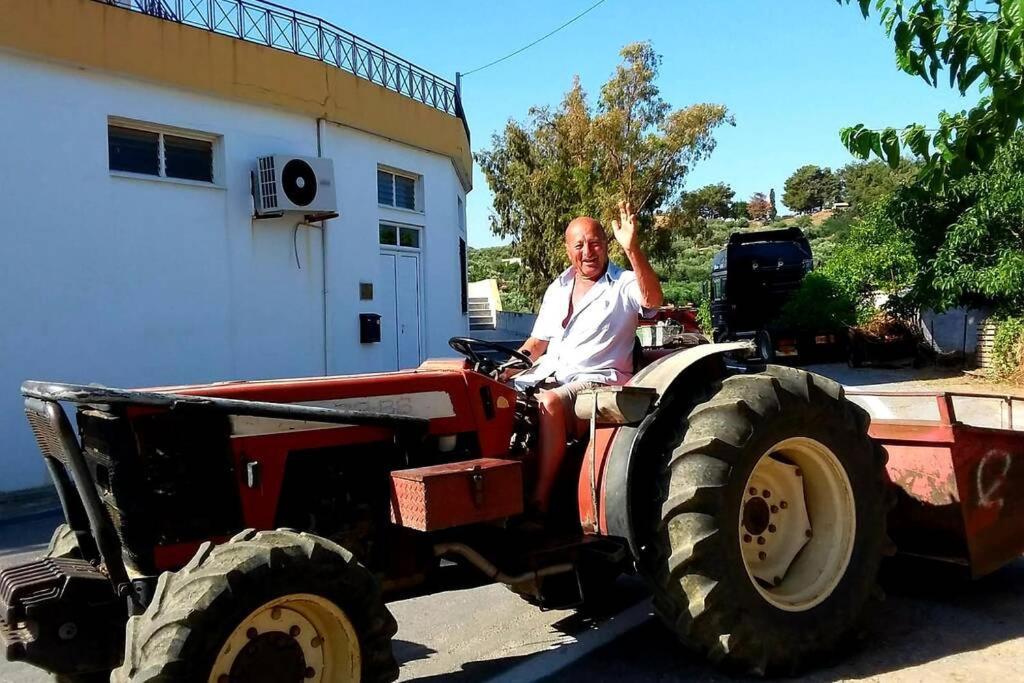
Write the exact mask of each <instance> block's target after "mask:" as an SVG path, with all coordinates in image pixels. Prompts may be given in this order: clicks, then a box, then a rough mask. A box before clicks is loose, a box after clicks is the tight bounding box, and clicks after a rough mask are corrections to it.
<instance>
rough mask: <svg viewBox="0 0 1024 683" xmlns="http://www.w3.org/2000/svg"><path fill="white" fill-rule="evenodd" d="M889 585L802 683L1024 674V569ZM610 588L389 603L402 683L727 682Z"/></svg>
mask: <svg viewBox="0 0 1024 683" xmlns="http://www.w3.org/2000/svg"><path fill="white" fill-rule="evenodd" d="M812 369H814V370H816V371H818V372H821V373H822V374H826V375H829V376H832V377H834V378H836V379H837V380H839V381H842V382H844V383H846V384H851V385H854V384H855V385H859V386H864V387H872V388H877V389H886V388H893V387H892V383H893V382H906V381H908V380H912V379H915V378H918V377H919V376H920V375H918V374H916V373H912V372H910V371H903V370H886V369H877V368H876V369H869V370H859V371H851V370H849V369H847V368H846V367H845V366H838V365H828V366H816V367H814V368H812ZM869 408H870V406H869ZM876 408H877V406H876ZM958 408H959V407H958ZM892 409H893V410H896V411H898V413H899V415H900V416H901V417H908V418H911V417H919V418H920V417H928V416H929V415H928V414H927V411H929V410H932V409H931V408H930V407H929V405H928V402H927V401H925V402H923V403H922V402H904V403H901V404H898V405H896V406H895V408H892ZM963 411H964V414H965V415H969V416H972V417H971V420H975V419H976V420H986V419H991V415H992V412H991V411H992V408H991V406H990V404H988V403H977V404H975V403H968V404H966V405H965V406H964V408H963ZM996 414H998V412H997V413H996ZM55 523H56V520H55V519H54V518H52V517H51V518H41V519H34V520H31V521H29V522H26V523H24V524H20V525H16V526H10V525H7V526H5V525H2V524H0V565H5V564H10V563H13V562H16V561H19V560H21V559H23V558H27V557H30V556H31V555H33V554H34V553H35V552H38V550H39V549H40V548H41V547H42V544H44V543H45V542H46V540H47V539H48V537H49V532H50V529H52V527H53V525H54V524H55ZM885 586H886V591H887V593H888V599H887V600H886V601H885V602H884V603H882V604H881V605H879V606H878V608H877V609H876V610H875V614H874V616H873V617H872V619H871V621H870V624H869V629H868V630H867V633H868V636H867V639H866V640H865V641H863V642H860V643H851V648H850V652H849V653H848V654H847V656H846V657H845V658H844V659H843V660H842V661H841V662H839V663H837V664H836V665H835V666H834V667H832V668H827V669H823V670H819V671H816V672H814V673H813V674H812V675H810V676H807V677H805V678H804V679H801V680H807V681H830V680H880V681H920V680H929V681H949V682H953V681H964V680H971V681H989V680H991V681H996V680H1019V677H1020V671H1021V670H1022V669H1024V616H1022V615H1024V560H1019V561H1017V562H1015V563H1013V564H1012V565H1010V566H1009V567H1007V568H1005V569H1004V570H1002V571H1000V572H998V573H996V574H995V575H993V576H990V577H987V578H986V579H984V580H982V581H979V582H975V583H969V582H966V581H962V580H960V579H959V578H957V577H952V576H949V575H947V574H943V573H936V571H935V569H934V568H933V567H923V568H922V567H914V566H902V567H899V568H898V570H897V571H893V572H891V575H890V576H888V577H887V580H886V582H885ZM617 588H618V590H617V591H616V595H615V597H614V598H613V601H612V604H611V605H610V608H609V610H608V613H607V614H606V615H605V616H603V617H600V618H597V619H592V618H588V617H584V616H582V615H579V614H576V613H575V612H572V611H547V612H542V611H540V610H537V609H535V608H533V607H530V606H529V605H526V604H524V603H523V602H522V601H520V600H519V599H518V598H517V597H516V596H514V595H512V594H511V593H509V592H508V591H506V590H505V589H504V588H502V587H501V586H483V587H479V588H473V589H467V590H459V591H450V592H447V593H444V594H441V595H435V596H427V597H423V598H416V599H413V600H406V601H401V602H396V603H392V604H391V609H392V611H393V612H394V613H395V616H396V617H397V618H398V622H399V625H400V626H399V631H398V634H397V636H396V641H395V653H396V656H397V657H398V659H399V661H400V662H401V663H402V671H401V679H402V680H407V681H411V680H417V681H431V680H446V681H447V680H454V681H465V682H474V681H493V680H502V681H529V680H551V681H554V680H587V681H616V682H618V681H621V680H639V681H651V682H654V681H674V680H681V679H700V680H716V681H717V680H722V681H727V680H735V679H729V678H726V677H723V676H722V675H720V674H719V673H717V672H716V671H715V670H714V669H712V668H710V667H709V666H708V665H707V664H706V663H704V662H703V661H701V660H699V659H696V658H694V657H692V656H690V655H687V654H685V653H684V652H682V651H681V649H680V648H679V647H678V646H677V645H676V644H675V642H674V641H673V639H672V637H671V636H670V634H669V633H668V631H667V630H666V629H665V628H664V627H662V625H661V624H660V623H659V622H658V621H657V620H656V619H655V618H653V617H652V616H651V615H650V610H649V609H648V605H647V602H646V600H645V599H644V598H643V590H642V587H641V586H639V584H638V583H637V582H636V581H634V580H629V579H625V578H624V579H621V580H620V581H619V583H618V586H617ZM47 680H49V679H48V678H47V677H46V676H45V675H43V674H41V673H40V672H37V671H35V670H33V669H30V668H28V667H25V666H19V665H13V664H8V663H0V682H3V683H36V682H41V681H47Z"/></svg>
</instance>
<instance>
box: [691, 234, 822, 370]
mask: <svg viewBox="0 0 1024 683" xmlns="http://www.w3.org/2000/svg"><path fill="white" fill-rule="evenodd" d="M813 263H814V262H813V259H812V256H811V245H810V243H809V242H808V241H807V237H806V236H804V233H803V231H801V230H800V229H799V228H785V229H782V230H759V231H753V232H737V233H733V234H732V235H730V236H729V242H728V244H727V245H726V247H725V249H722V250H721V251H719V252H718V253H717V254H715V256H714V259H713V260H712V265H711V292H710V298H711V322H712V327H713V335H714V340H715V341H716V342H721V341H731V340H735V339H751V338H753V339H754V340H755V343H756V344H757V348H758V351H759V352H760V355H761V357H762V358H763V359H764V360H768V361H770V360H774V358H775V356H776V352H777V351H778V350H779V349H778V348H777V345H778V341H779V340H780V339H781V338H783V337H784V336H786V335H788V334H789V331H787V330H782V329H778V328H777V327H776V326H775V323H774V321H775V319H776V318H777V317H778V315H779V312H780V310H781V309H782V306H783V305H784V304H785V303H786V301H787V300H788V299H789V298H790V297H791V296H792V294H793V293H794V292H795V291H796V290H797V289H799V288H800V284H801V283H802V282H803V279H804V276H805V275H806V274H807V273H808V272H810V271H811V269H812V268H813ZM791 346H792V345H787V348H790V347H791Z"/></svg>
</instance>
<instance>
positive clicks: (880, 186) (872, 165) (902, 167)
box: [836, 159, 917, 211]
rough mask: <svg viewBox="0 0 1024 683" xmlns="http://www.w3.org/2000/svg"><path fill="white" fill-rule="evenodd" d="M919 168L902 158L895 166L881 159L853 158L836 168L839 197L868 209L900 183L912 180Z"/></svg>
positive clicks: (858, 208)
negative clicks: (856, 159)
mask: <svg viewBox="0 0 1024 683" xmlns="http://www.w3.org/2000/svg"><path fill="white" fill-rule="evenodd" d="M916 173H917V167H916V166H915V165H914V164H912V163H910V162H908V161H907V160H905V159H904V160H902V161H901V162H900V164H899V166H897V167H896V168H895V169H893V168H889V165H888V164H886V163H885V162H883V161H880V160H878V159H872V160H870V161H854V162H852V163H849V164H847V165H846V166H843V167H842V168H841V169H839V170H838V171H836V176H837V177H838V178H839V184H840V186H841V190H840V198H841V199H842V200H843V201H846V202H849V203H850V205H851V206H852V207H853V208H854V210H856V211H862V210H865V209H867V207H868V206H869V205H870V204H873V203H874V202H876V201H878V200H879V199H882V198H883V197H885V196H886V195H888V194H889V193H891V192H892V191H893V190H895V189H896V188H897V187H898V186H900V185H904V184H906V183H908V182H910V181H911V180H912V179H913V177H914V175H915V174H916Z"/></svg>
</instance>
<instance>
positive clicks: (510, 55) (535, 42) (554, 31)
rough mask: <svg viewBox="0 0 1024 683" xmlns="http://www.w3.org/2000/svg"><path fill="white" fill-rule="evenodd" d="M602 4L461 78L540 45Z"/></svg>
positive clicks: (599, 3)
mask: <svg viewBox="0 0 1024 683" xmlns="http://www.w3.org/2000/svg"><path fill="white" fill-rule="evenodd" d="M604 2H605V0H597V2H595V3H594V4H593V5H591V6H590V7H588V8H587V9H585V10H583V11H582V12H580V13H579V14H577V15H576V16H575V17H573V18H572V19H570V20H569V21H567V22H565V23H564V24H562V25H561V26H559V27H558V28H556V29H555V30H553V31H551V32H550V33H546V34H544V35H543V36H541V37H540V38H538V39H537V40H535V41H533V42H532V43H530V44H529V45H524V46H523V47H521V48H519V49H518V50H516V51H515V52H510V53H509V54H507V55H505V56H504V57H501V58H499V59H495V60H494V61H493V62H488V63H487V64H484V65H483V66H478V67H477V68H475V69H473V70H472V71H467V72H465V73H464V74H462V76H463V78H465V77H466V76H469V75H470V74H475V73H476V72H477V71H483V70H484V69H487V68H490V67H492V66H494V65H495V64H499V63H501V62H504V61H505V60H506V59H509V58H510V57H515V56H516V55H517V54H519V53H520V52H525V51H526V50H529V49H530V48H531V47H533V46H534V45H536V44H537V43H540V42H542V41H544V40H547V39H548V38H550V37H551V36H553V35H555V34H556V33H558V32H559V31H561V30H562V29H563V28H565V27H566V26H568V25H569V24H572V23H573V22H575V21H576V20H578V19H582V18H583V17H584V15H587V14H589V13H590V12H591V11H592V10H595V9H597V7H598V5H602V4H604Z"/></svg>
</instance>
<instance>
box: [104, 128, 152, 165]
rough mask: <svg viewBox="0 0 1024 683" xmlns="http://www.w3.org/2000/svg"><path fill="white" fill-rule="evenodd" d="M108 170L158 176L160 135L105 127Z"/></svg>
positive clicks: (144, 131)
mask: <svg viewBox="0 0 1024 683" xmlns="http://www.w3.org/2000/svg"><path fill="white" fill-rule="evenodd" d="M107 146H108V148H109V151H110V170H111V171H127V172H129V173H144V174H146V175H155V176H158V175H160V134H159V133H153V132H151V131H148V130H134V129H132V128H123V127H121V126H107Z"/></svg>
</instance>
